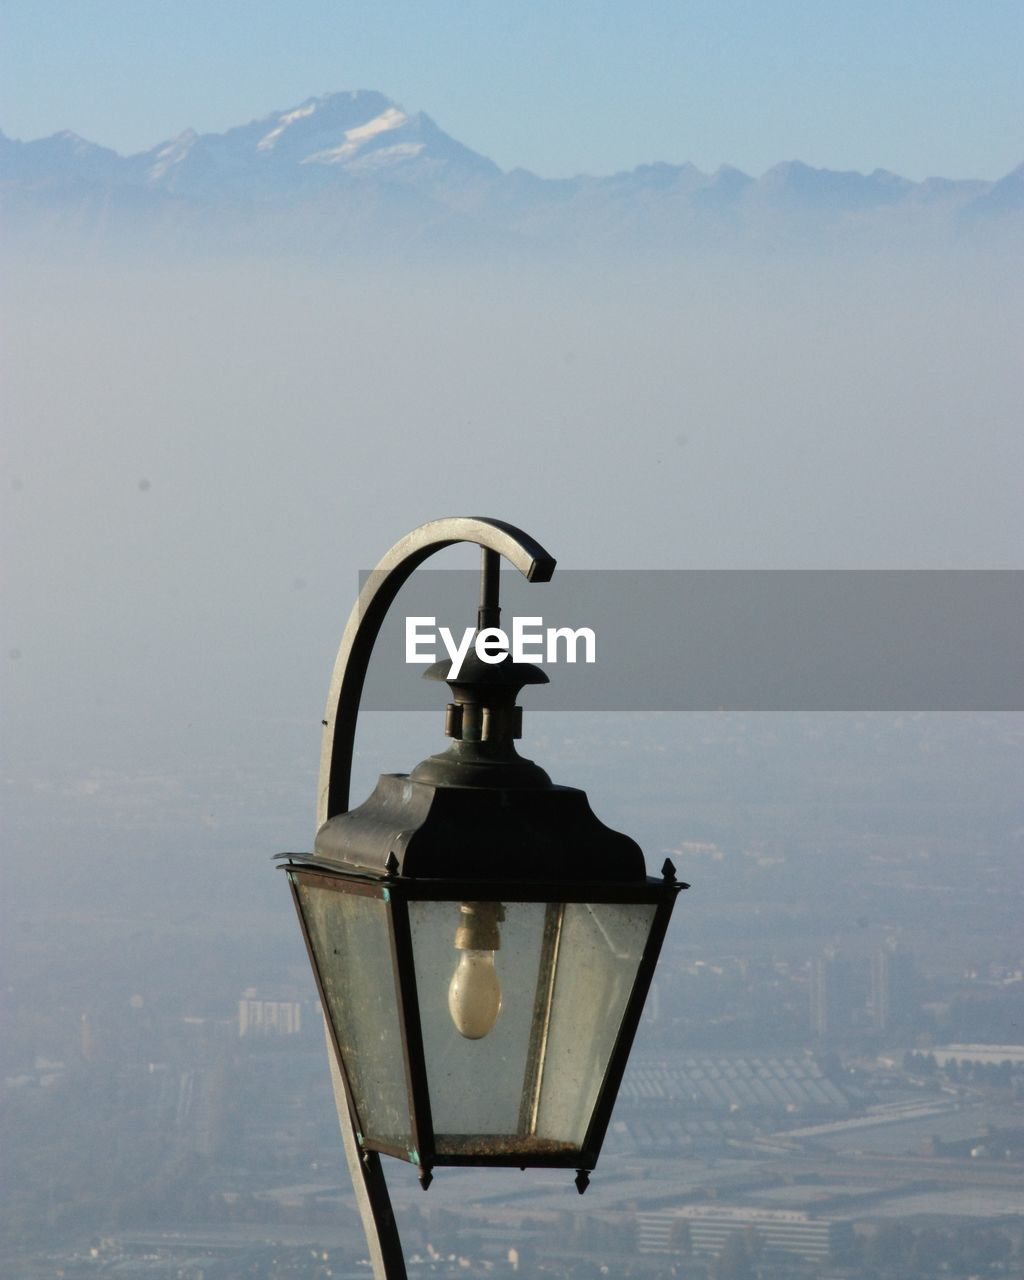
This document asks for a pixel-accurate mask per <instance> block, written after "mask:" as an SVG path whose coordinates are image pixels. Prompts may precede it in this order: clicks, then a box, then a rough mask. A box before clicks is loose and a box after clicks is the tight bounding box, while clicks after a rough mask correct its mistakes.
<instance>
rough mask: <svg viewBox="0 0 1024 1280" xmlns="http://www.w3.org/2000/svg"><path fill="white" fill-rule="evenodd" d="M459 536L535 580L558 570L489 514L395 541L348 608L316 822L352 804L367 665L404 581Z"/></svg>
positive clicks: (426, 527)
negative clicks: (351, 787) (358, 721)
mask: <svg viewBox="0 0 1024 1280" xmlns="http://www.w3.org/2000/svg"><path fill="white" fill-rule="evenodd" d="M455 542H475V543H476V544H477V545H478V546H481V547H483V548H484V551H485V552H492V553H493V554H494V557H495V559H497V557H499V556H504V557H505V558H506V559H507V560H510V561H511V562H512V564H513V565H515V567H516V568H517V569H518V570H519V571H520V573H522V574H523V575H524V576H525V577H526V578H527V580H528V581H530V582H547V581H548V580H549V579H550V578H551V575H552V574H553V573H554V571H555V560H554V557H553V556H551V555H549V554H548V552H547V551H545V550H544V548H543V547H542V546H541V545H540V543H539V542H537V541H535V540H534V539H533V538H531V537H530V535H529V534H528V533H524V532H523V531H522V529H517V528H516V527H515V525H511V524H506V523H505V521H504V520H490V519H487V518H486V517H485V516H449V517H447V518H446V519H443V520H431V521H429V522H428V523H427V524H422V525H420V527H419V528H418V529H413V531H412V532H411V533H407V534H406V535H405V537H404V538H402V539H401V540H400V541H398V542H396V543H395V545H394V546H393V547H392V548H391V550H390V551H389V552H388V553H387V554H386V555H385V556H384V557H383V559H382V560H381V561H380V563H379V564H378V565H377V567H376V569H374V570H373V572H372V573H371V574H370V576H369V577H368V578H367V579H366V582H365V583H364V584H363V588H362V590H361V591H360V592H359V599H358V600H357V601H356V603H355V605H354V606H353V609H352V612H351V614H350V615H349V619H348V623H347V625H346V627H345V633H344V635H343V636H342V638H341V646H340V648H339V649H338V656H337V658H336V659H335V663H334V674H333V675H332V677H331V685H330V689H329V690H328V694H327V709H326V711H325V712H324V733H323V746H322V749H321V752H320V785H319V787H318V789H317V812H316V829H317V831H319V830H320V828H321V827H322V826H323V824H324V823H325V822H326V821H327V819H328V818H333V817H334V815H335V814H336V813H344V812H345V811H346V810H347V809H348V801H349V784H350V782H351V778H352V750H353V744H354V742H355V735H356V719H357V717H358V715H359V699H360V697H361V696H362V692H363V682H364V680H365V678H366V669H367V667H368V666H369V663H370V654H371V653H372V652H373V645H374V642H375V641H376V639H377V635H378V633H379V631H380V628H381V624H382V623H383V621H384V618H385V615H386V614H387V611H388V609H389V608H390V607H391V603H392V601H393V600H394V598H395V596H396V595H397V594H398V592H399V590H400V589H401V587H402V585H403V583H404V582H405V581H406V579H407V578H408V577H409V576H410V574H412V572H413V570H414V569H416V568H417V567H418V566H419V565H421V564H422V563H423V561H424V560H426V559H427V557H428V556H432V555H433V554H434V552H435V551H440V550H441V549H442V548H444V547H450V546H451V545H452V544H453V543H455Z"/></svg>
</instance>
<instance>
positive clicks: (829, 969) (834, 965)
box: [809, 947, 856, 1039]
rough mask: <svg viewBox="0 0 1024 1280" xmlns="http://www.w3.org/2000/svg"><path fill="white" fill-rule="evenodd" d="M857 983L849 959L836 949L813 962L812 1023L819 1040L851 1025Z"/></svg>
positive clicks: (812, 1028) (811, 986) (830, 949)
mask: <svg viewBox="0 0 1024 1280" xmlns="http://www.w3.org/2000/svg"><path fill="white" fill-rule="evenodd" d="M855 985H856V984H855V982H854V974H853V971H852V969H851V966H850V963H849V961H848V960H846V958H845V957H843V956H841V955H840V954H839V953H838V952H837V951H835V950H834V949H833V948H831V947H830V948H829V949H828V950H827V951H826V952H825V953H824V955H820V956H816V957H815V958H814V959H813V960H812V961H811V985H810V1010H809V1012H810V1022H811V1030H812V1031H813V1032H814V1034H815V1035H816V1036H818V1038H819V1039H826V1038H827V1037H828V1036H831V1035H834V1034H835V1033H836V1032H837V1031H844V1030H846V1029H847V1028H849V1027H850V1025H851V1024H852V1022H853V1010H854V1007H855V1005H856V993H855Z"/></svg>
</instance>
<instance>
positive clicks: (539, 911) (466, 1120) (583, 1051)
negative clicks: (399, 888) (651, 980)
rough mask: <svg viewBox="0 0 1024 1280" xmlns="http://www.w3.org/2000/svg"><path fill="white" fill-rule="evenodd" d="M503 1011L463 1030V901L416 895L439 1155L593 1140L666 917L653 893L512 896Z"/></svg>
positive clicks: (505, 935)
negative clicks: (481, 1027) (650, 947)
mask: <svg viewBox="0 0 1024 1280" xmlns="http://www.w3.org/2000/svg"><path fill="white" fill-rule="evenodd" d="M503 909H504V919H503V920H502V921H501V923H500V946H499V947H498V949H497V950H495V952H494V968H495V971H496V973H497V976H498V981H499V983H500V986H501V1011H500V1013H499V1014H498V1017H497V1019H496V1021H495V1022H494V1025H493V1027H492V1028H491V1030H490V1031H489V1032H487V1034H486V1035H483V1036H482V1037H480V1038H479V1039H467V1038H466V1037H465V1036H463V1035H461V1034H460V1032H459V1030H458V1029H457V1027H456V1025H455V1022H454V1020H453V1017H452V1014H451V1012H450V1011H449V1003H448V989H449V984H450V982H451V979H452V976H453V974H454V972H455V969H456V967H457V966H458V964H459V961H460V958H461V957H462V956H463V955H464V954H465V953H464V952H461V951H459V950H457V949H456V947H455V933H456V930H457V929H458V927H459V924H460V911H459V903H458V902H451V901H449V902H436V901H435V902H416V901H412V902H410V903H409V921H410V928H411V933H412V944H413V954H414V957H415V967H416V988H417V997H418V1000H419V1006H420V1025H421V1029H422V1036H423V1052H424V1061H425V1066H426V1074H427V1087H428V1090H429V1094H430V1107H431V1115H432V1119H433V1128H434V1141H435V1146H436V1150H437V1153H438V1155H439V1156H444V1155H468V1154H472V1153H478V1154H487V1155H499V1154H507V1155H510V1156H515V1155H521V1156H523V1157H524V1158H529V1156H531V1155H563V1154H569V1153H572V1152H574V1151H577V1150H578V1149H579V1148H580V1147H581V1146H582V1143H583V1141H584V1138H585V1136H586V1132H587V1128H588V1126H589V1123H590V1118H591V1116H592V1114H593V1111H594V1108H595V1106H596V1104H597V1101H598V1097H599V1094H600V1088H601V1084H602V1082H603V1080H604V1078H605V1075H606V1073H607V1070H608V1065H609V1061H610V1058H611V1055H612V1051H613V1049H614V1047H615V1043H616V1040H617V1037H618V1032H619V1028H620V1026H621V1023H622V1019H623V1016H624V1014H625V1011H626V1005H627V1002H628V1000H629V996H630V994H631V992H632V990H633V985H634V982H635V979H636V974H637V969H638V967H639V964H640V960H641V958H642V957H643V954H644V948H645V946H646V944H647V939H648V936H649V934H650V930H651V925H652V923H653V921H654V915H655V911H656V907H655V906H654V905H653V904H648V903H642V904H636V903H631V904H605V903H601V904H591V903H544V902H506V903H504V904H503Z"/></svg>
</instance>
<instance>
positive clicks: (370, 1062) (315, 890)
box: [297, 883, 412, 1150]
mask: <svg viewBox="0 0 1024 1280" xmlns="http://www.w3.org/2000/svg"><path fill="white" fill-rule="evenodd" d="M297 891H298V896H299V908H300V910H301V912H302V918H303V921H304V922H305V926H306V932H307V935H308V937H309V941H310V946H311V948H312V951H313V955H314V958H315V960H316V966H317V969H318V971H319V974H320V984H321V987H322V988H323V993H324V997H325V999H326V1002H327V1014H328V1016H329V1018H330V1020H331V1025H332V1026H333V1027H334V1032H335V1035H336V1036H337V1040H338V1044H339V1047H340V1049H341V1057H342V1061H343V1063H344V1067H345V1074H346V1076H347V1077H348V1082H349V1088H350V1089H351V1091H352V1100H353V1102H354V1103H355V1108H356V1114H357V1116H358V1117H359V1125H360V1131H361V1134H362V1136H363V1137H364V1138H370V1139H373V1140H374V1141H377V1142H381V1143H387V1144H390V1145H395V1146H400V1147H403V1148H405V1149H406V1150H408V1149H410V1148H411V1145H412V1138H411V1133H412V1124H411V1119H410V1115H409V1095H408V1090H407V1088H406V1079H405V1054H404V1052H403V1042H402V1030H401V1024H400V1019H399V1014H398V999H397V996H396V994H395V980H394V975H393V973H392V971H391V941H390V935H389V927H388V910H389V908H388V904H387V903H386V902H385V901H384V900H383V899H382V898H375V897H371V896H368V895H366V894H357V893H346V892H344V891H338V890H335V889H325V888H321V887H320V886H318V885H309V884H302V883H299V884H298V885H297Z"/></svg>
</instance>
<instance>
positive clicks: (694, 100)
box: [0, 0, 1024, 178]
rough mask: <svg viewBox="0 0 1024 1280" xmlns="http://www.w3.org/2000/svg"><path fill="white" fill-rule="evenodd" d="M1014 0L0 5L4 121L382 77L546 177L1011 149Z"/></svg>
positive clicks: (1022, 9) (143, 137)
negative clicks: (646, 167) (658, 165)
mask: <svg viewBox="0 0 1024 1280" xmlns="http://www.w3.org/2000/svg"><path fill="white" fill-rule="evenodd" d="M1022 54H1024V5H1021V3H1020V0H966V2H964V0H887V2H885V3H882V2H880V0H857V2H856V3H854V0H845V2H842V3H840V2H837V0H773V2H771V3H769V2H768V0H634V2H633V3H631V4H626V3H625V2H624V0H518V2H517V3H511V2H508V0H506V3H501V4H499V3H496V2H493V0H390V2H389V3H370V2H369V0H352V2H351V3H343V2H341V0H335V2H333V3H331V2H329V0H290V2H289V3H287V4H284V3H279V2H278V3H274V4H268V3H262V2H253V0H250V2H249V3H241V2H239V0H0V128H2V129H3V130H4V132H6V133H7V134H8V135H9V136H13V137H19V138H34V137H41V136H44V135H46V134H49V133H53V132H55V131H57V130H59V129H64V128H71V129H74V130H75V131H76V132H78V133H80V134H82V135H83V136H85V137H87V138H90V139H91V140H93V141H96V142H101V143H104V144H105V145H108V146H112V147H114V148H115V149H117V150H119V151H122V152H130V151H135V150H141V149H144V148H147V147H149V146H152V145H154V144H155V143H157V142H159V141H161V140H163V139H164V138H166V137H169V136H173V135H174V134H176V133H178V132H180V131H181V130H182V129H184V128H186V127H188V126H193V127H195V128H196V129H198V130H200V131H207V130H220V129H224V128H226V127H228V126H230V125H232V124H237V123H242V122H244V121H246V120H249V119H251V118H253V117H255V116H261V115H264V114H267V113H269V112H270V111H272V110H274V109H278V108H285V107H289V106H293V105H295V104H296V103H297V102H299V101H301V100H302V99H304V98H306V97H308V96H310V95H311V94H317V93H323V92H326V91H329V90H334V89H350V88H373V89H379V90H381V91H382V92H384V93H386V94H388V95H389V96H390V97H393V98H395V99H396V100H398V101H399V102H400V103H401V104H402V105H403V106H405V107H406V108H407V109H409V110H424V111H426V112H427V113H428V114H430V115H431V116H433V117H434V119H435V120H436V121H437V122H438V123H439V124H440V125H441V127H442V128H444V129H446V130H447V131H448V132H449V133H451V134H453V135H454V136H455V137H457V138H459V139H460V140H461V141H463V142H465V143H466V144H468V145H469V146H472V147H474V148H475V149H477V150H479V151H481V152H483V153H484V154H486V155H488V156H490V157H491V158H493V159H494V160H496V161H497V162H498V163H499V164H500V165H501V166H502V167H504V168H512V167H515V166H517V165H521V166H524V167H526V168H530V169H533V170H534V171H536V172H538V173H541V174H544V175H545V176H565V175H569V174H573V173H578V172H592V173H608V172H614V171H617V170H621V169H626V168H632V167H633V166H634V165H637V164H641V163H645V162H649V161H653V160H666V161H670V162H674V163H679V162H682V161H684V160H692V161H694V162H695V163H696V164H698V165H699V166H700V167H702V168H711V169H713V168H715V167H717V166H718V165H719V164H721V163H730V164H735V165H738V166H739V167H741V168H743V169H746V170H747V171H750V172H754V173H759V172H762V171H763V170H764V169H765V168H767V167H768V166H770V165H771V164H774V163H776V162H777V161H779V160H784V159H792V158H794V157H798V158H800V159H802V160H805V161H807V162H808V163H811V164H815V165H827V166H829V167H835V168H855V169H861V170H870V169H872V168H875V167H876V166H877V167H882V168H888V169H893V170H895V171H897V172H900V173H903V174H905V175H907V176H909V177H914V178H921V177H925V176H927V175H929V174H934V173H939V174H943V175H946V176H950V177H968V176H977V177H986V178H994V177H998V176H1001V175H1002V174H1003V173H1006V172H1007V171H1008V170H1010V169H1011V168H1013V167H1015V166H1016V165H1017V164H1019V163H1020V162H1021V160H1022V159H1024V138H1022V131H1021V127H1020V125H1021V121H1022V120H1024V76H1022V75H1021V72H1020V68H1021V62H1022Z"/></svg>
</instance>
